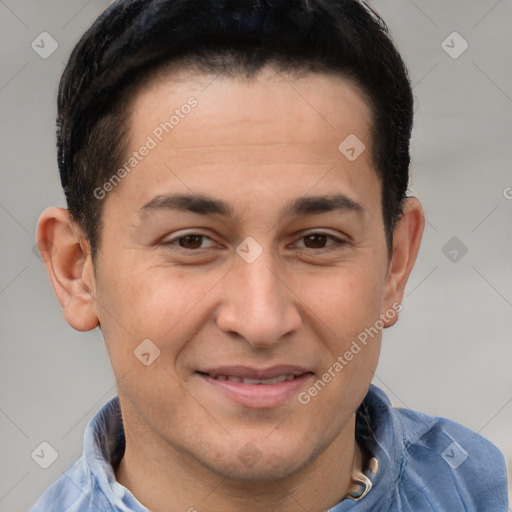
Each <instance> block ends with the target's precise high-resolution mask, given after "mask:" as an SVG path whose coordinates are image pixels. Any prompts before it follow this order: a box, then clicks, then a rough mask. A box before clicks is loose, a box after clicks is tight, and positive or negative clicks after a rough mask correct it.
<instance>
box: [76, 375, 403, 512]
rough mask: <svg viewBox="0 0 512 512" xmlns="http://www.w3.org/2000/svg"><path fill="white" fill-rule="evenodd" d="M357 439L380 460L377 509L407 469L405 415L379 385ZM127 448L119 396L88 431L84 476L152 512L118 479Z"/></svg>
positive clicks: (131, 506) (339, 509) (373, 503)
mask: <svg viewBox="0 0 512 512" xmlns="http://www.w3.org/2000/svg"><path fill="white" fill-rule="evenodd" d="M356 439H357V441H358V443H359V445H360V446H361V447H362V448H364V449H365V450H367V451H368V452H369V453H370V454H371V455H373V456H375V457H377V459H378V461H379V471H378V473H377V475H375V476H373V477H371V480H372V483H373V488H372V490H371V491H370V492H369V493H368V495H367V496H365V497H364V498H363V499H362V500H361V501H360V502H358V503H361V504H362V503H363V502H364V503H365V506H364V509H367V510H373V509H374V508H376V507H377V506H382V505H383V503H385V502H386V501H390V500H391V498H392V494H393V490H394V488H395V486H396V483H397V482H398V480H399V478H400V474H401V471H402V469H403V466H404V464H405V450H404V427H403V424H402V421H401V419H400V415H398V414H396V411H394V409H393V406H392V405H391V403H390V401H389V399H388V397H387V396H386V395H385V393H384V392H383V391H382V390H380V389H379V388H377V387H376V386H373V385H371V386H370V388H369V390H368V393H367V395H366V397H365V399H364V401H363V403H362V404H361V406H360V407H359V409H358V410H357V412H356ZM125 443H126V441H125V435H124V428H123V422H122V416H121V408H120V404H119V398H118V397H115V398H113V399H112V400H110V402H108V403H107V404H105V405H104V406H103V407H102V408H101V409H100V411H98V413H97V414H96V415H95V416H94V417H93V418H92V420H91V421H90V422H89V424H88V425H87V427H86V430H85V435H84V453H83V464H84V471H85V474H87V475H89V476H90V478H92V479H93V480H95V481H96V482H97V485H99V487H100V489H101V490H102V492H103V493H104V494H105V496H106V497H107V498H108V499H109V500H111V501H112V502H113V503H115V504H116V505H117V506H118V507H119V509H120V510H127V511H128V510H131V511H137V512H139V511H140V512H146V511H147V509H146V508H144V507H143V506H142V505H141V504H140V503H139V502H138V501H137V500H136V498H135V497H134V496H133V495H132V494H131V493H130V491H129V490H128V489H126V488H125V487H123V486H122V485H120V484H119V483H118V482H117V481H116V479H115V471H114V468H116V467H117V465H118V464H119V462H120V460H121V458H122V456H123V454H124V449H125ZM358 503H356V502H353V501H351V500H343V501H341V502H340V503H339V504H338V505H336V506H335V507H334V508H332V509H331V511H332V512H344V511H346V510H351V509H352V507H354V506H355V505H356V504H358ZM367 507H368V508H367Z"/></svg>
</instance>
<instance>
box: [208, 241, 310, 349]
mask: <svg viewBox="0 0 512 512" xmlns="http://www.w3.org/2000/svg"><path fill="white" fill-rule="evenodd" d="M235 257H236V258H237V260H236V261H235V264H234V266H233V268H232V269H231V272H230V273H229V274H228V275H227V276H226V281H225V283H224V288H223V297H222V301H221V304H220V306H219V308H218V309H217V318H216V322H217V327H218V328H219V329H220V330H222V331H224V332H226V333H228V334H230V335H231V336H237V337H241V338H243V339H244V340H246V341H247V342H248V343H250V344H251V345H253V346H254V347H267V348H270V347H272V346H273V345H275V344H277V343H279V342H280V341H281V340H282V338H283V337H284V336H286V335H289V334H291V333H293V332H296V331H297V330H298V329H299V327H300V325H301V322H302V319H301V315H300V313H299V311H298V309H297V304H298V302H299V299H298V298H297V297H296V296H295V295H294V293H293V290H292V289H291V287H290V283H289V282H288V283H287V280H288V281H289V279H287V276H286V275H284V274H283V273H282V271H281V272H280V271H279V269H278V266H277V265H276V264H275V263H274V262H273V261H272V256H271V255H270V252H267V251H264V252H263V254H262V255H261V256H260V257H259V258H258V259H257V260H256V261H254V262H252V263H247V262H246V261H244V260H243V259H242V258H238V256H235Z"/></svg>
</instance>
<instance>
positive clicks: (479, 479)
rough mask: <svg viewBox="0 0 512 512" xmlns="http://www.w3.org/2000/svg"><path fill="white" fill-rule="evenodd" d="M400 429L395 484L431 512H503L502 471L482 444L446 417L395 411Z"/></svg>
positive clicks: (494, 453)
mask: <svg viewBox="0 0 512 512" xmlns="http://www.w3.org/2000/svg"><path fill="white" fill-rule="evenodd" d="M395 414H396V416H397V417H398V418H399V421H400V422H401V423H402V425H403V441H404V452H405V453H404V459H403V467H402V470H401V476H400V480H401V482H402V485H404V486H405V487H406V488H408V491H409V492H408V494H410V493H411V491H412V492H414V491H415V492H416V493H417V494H418V496H417V499H418V500H422V501H423V500H426V501H429V502H430V503H431V504H435V506H433V509H434V510H437V509H438V508H437V507H440V508H439V510H475V511H476V510H485V511H489V512H492V511H506V510H507V470H506V465H505V460H504V458H503V455H502V454H501V452H500V451H499V450H498V448H496V446H494V445H493V444H492V443H491V442H489V441H488V440H487V439H485V438H483V437H482V436H480V435H478V434H476V433H474V432H472V431H471V430H469V429H467V428H465V427H463V426H462V425H459V424H457V423H455V422H453V421H450V420H448V419H445V418H440V417H433V416H428V415H426V414H422V413H419V412H415V411H411V410H406V409H395Z"/></svg>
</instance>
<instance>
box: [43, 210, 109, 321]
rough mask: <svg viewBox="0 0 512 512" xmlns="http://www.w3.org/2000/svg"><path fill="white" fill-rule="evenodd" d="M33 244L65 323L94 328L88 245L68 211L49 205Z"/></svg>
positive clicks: (92, 273) (94, 315) (92, 275)
mask: <svg viewBox="0 0 512 512" xmlns="http://www.w3.org/2000/svg"><path fill="white" fill-rule="evenodd" d="M37 245H38V247H39V252H40V253H41V256H42V257H43V260H44V262H45V265H46V270H47V272H48V275H49V276H50V280H51V283H52V286H53V289H54V290H55V294H56V295H57V298H58V299H59V302H60V304H61V306H62V308H63V311H64V316H65V318H66V320H67V322H68V323H69V325H71V327H73V328H74V329H76V330H78V331H90V330H91V329H94V328H95V327H96V326H97V325H98V323H99V322H98V316H97V314H96V310H95V307H94V306H95V305H94V286H95V282H94V270H93V266H92V260H91V251H90V245H89V243H88V242H87V239H86V237H85V236H84V234H83V232H82V230H81V229H80V228H79V227H78V226H77V224H76V223H75V222H73V220H72V219H71V217H70V215H69V212H68V210H65V209H63V208H56V207H53V208H48V209H46V210H45V211H44V212H43V213H42V214H41V216H40V217H39V221H38V223H37Z"/></svg>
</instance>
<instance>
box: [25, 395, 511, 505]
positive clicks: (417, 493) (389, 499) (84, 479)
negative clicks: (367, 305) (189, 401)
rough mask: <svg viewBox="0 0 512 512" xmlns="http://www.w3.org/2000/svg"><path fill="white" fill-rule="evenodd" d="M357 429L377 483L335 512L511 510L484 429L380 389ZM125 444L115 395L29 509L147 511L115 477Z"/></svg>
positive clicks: (497, 457)
mask: <svg viewBox="0 0 512 512" xmlns="http://www.w3.org/2000/svg"><path fill="white" fill-rule="evenodd" d="M356 433H357V440H358V442H359V443H360V445H361V446H363V447H365V448H366V450H368V451H369V452H370V453H371V454H372V455H373V456H375V457H376V458H377V460H378V462H379V469H378V471H377V474H376V475H374V474H372V473H367V475H368V476H369V478H370V479H371V480H372V483H373V486H372V488H371V490H370V492H369V493H368V494H367V495H366V496H365V497H364V498H362V499H361V500H360V501H353V500H351V499H348V498H347V499H344V500H342V501H341V502H340V503H338V504H337V505H336V506H334V507H333V508H332V509H331V510H330V512H346V511H355V512H366V511H367V512H406V511H407V512H409V511H410V512H430V511H431V512H444V511H446V512H459V511H460V512H462V511H464V512H507V507H508V505H507V477H506V467H505V461H504V459H503V456H502V455H501V453H500V452H499V451H498V449H497V448H496V447H495V446H494V445H493V444H491V443H490V442H489V441H487V440H485V439H484V438H483V437H481V436H479V435H478V434H475V433H473V432H471V431H470V430H468V429H466V428H464V427H462V426H460V425H458V424H456V423H453V422H452V421H449V420H446V419H443V418H437V417H431V416H427V415H425V414H421V413H418V412H414V411H410V410H406V409H397V408H394V407H393V406H392V405H391V403H390V402H389V400H388V398H387V396H386V395H385V394H384V392H383V391H382V390H380V389H378V388H377V387H375V386H371V387H370V390H369V392H368V394H367V396H366V398H365V400H364V401H363V403H362V405H361V407H360V408H359V409H358V412H357V428H356ZM124 445H125V439H124V431H123V425H122V420H121V411H120V407H119V400H118V398H117V397H116V398H114V399H113V400H111V401H110V402H109V403H107V404H106V405H105V406H104V407H103V408H102V409H101V410H100V411H99V412H98V413H97V414H96V415H95V416H94V417H93V418H92V420H91V421H90V422H89V424H88V425H87V427H86V430H85V435H84V451H83V455H82V457H81V458H80V459H79V460H78V461H76V462H75V463H74V464H73V466H72V467H71V468H70V469H69V470H68V471H67V472H66V473H65V474H64V475H63V476H61V477H60V478H59V479H58V480H56V481H55V482H54V483H53V484H52V485H51V486H50V487H49V488H48V489H47V490H46V492H45V493H44V494H43V495H42V496H41V498H40V499H39V501H38V502H37V503H36V504H35V505H34V507H33V508H32V509H31V511H30V512H99V511H101V512H114V511H115V512H120V511H123V512H126V511H136V512H148V509H147V508H145V507H144V506H143V505H141V504H140V503H139V502H138V501H137V499H135V497H134V496H133V495H132V493H131V492H130V491H129V490H128V489H126V488H125V487H123V486H122V485H120V484H119V483H118V482H116V479H115V474H114V469H113V467H116V465H117V463H118V462H119V460H120V458H121V457H122V456H123V453H124ZM171 507H172V505H171ZM169 512H172V508H170V509H169ZM215 512H217V511H215Z"/></svg>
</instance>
